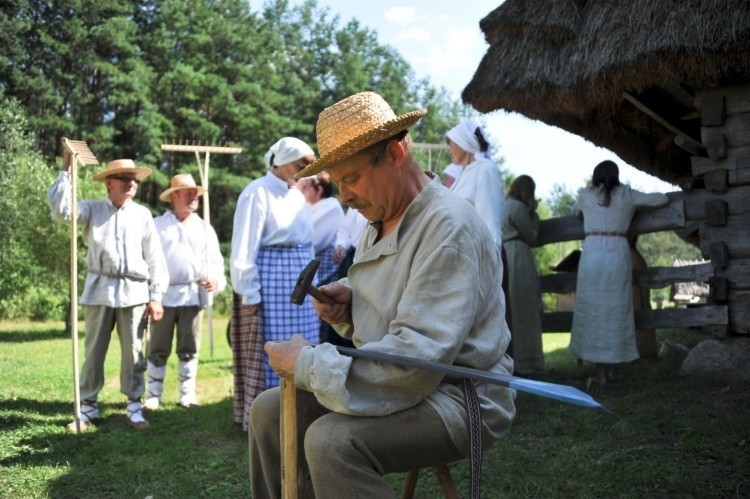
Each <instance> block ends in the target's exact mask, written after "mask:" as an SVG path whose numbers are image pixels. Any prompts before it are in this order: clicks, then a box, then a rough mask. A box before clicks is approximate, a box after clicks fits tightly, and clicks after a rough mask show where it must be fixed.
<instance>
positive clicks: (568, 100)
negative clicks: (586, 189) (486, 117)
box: [462, 0, 750, 183]
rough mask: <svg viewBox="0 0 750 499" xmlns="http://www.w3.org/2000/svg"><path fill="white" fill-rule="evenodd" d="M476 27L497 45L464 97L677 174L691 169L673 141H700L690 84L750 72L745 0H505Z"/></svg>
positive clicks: (652, 169) (749, 8)
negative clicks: (551, 126)
mask: <svg viewBox="0 0 750 499" xmlns="http://www.w3.org/2000/svg"><path fill="white" fill-rule="evenodd" d="M480 27H481V29H482V31H483V32H484V33H485V36H486V39H487V41H488V43H489V44H490V47H489V49H488V50H487V53H486V54H485V56H484V58H483V59H482V61H481V63H480V65H479V68H478V69H477V71H476V73H475V74H474V77H473V79H472V81H471V82H470V83H469V85H468V86H467V87H466V88H465V89H464V91H463V94H462V96H463V99H464V101H465V102H467V103H470V104H471V105H472V106H474V107H475V108H476V109H477V110H479V111H481V112H489V111H492V110H495V109H505V110H508V111H515V112H518V113H521V114H523V115H525V116H528V117H529V118H532V119H537V120H541V121H543V122H545V123H547V124H550V125H555V126H558V127H560V128H562V129H564V130H568V131H570V132H572V133H575V134H577V135H580V136H582V137H584V138H586V139H588V140H590V141H591V142H593V143H594V144H596V145H599V146H602V147H606V148H608V149H610V150H612V151H614V152H615V153H617V154H618V155H620V157H622V158H623V159H624V160H625V161H627V162H629V163H630V164H632V165H633V166H636V167H637V168H639V169H641V170H643V171H646V172H649V173H651V174H653V175H656V176H658V177H660V178H662V179H664V180H666V181H669V182H673V183H677V182H678V181H680V180H681V179H684V178H685V177H687V176H689V175H690V161H689V158H690V154H689V153H688V152H687V151H685V150H684V149H681V148H680V147H677V146H676V145H675V143H674V138H675V137H676V136H678V135H680V134H681V135H684V136H686V137H688V140H690V139H692V140H694V141H697V142H700V140H701V134H700V115H699V114H700V113H698V112H697V111H696V108H695V103H694V100H693V97H694V95H695V92H696V91H700V90H704V89H710V88H714V87H718V86H726V85H732V84H736V83H740V82H745V81H750V0H703V1H698V0H619V1H618V0H506V1H505V2H504V3H503V4H502V5H501V6H500V7H498V8H497V9H495V10H494V11H492V12H491V13H490V14H489V15H487V16H486V17H485V18H484V19H482V21H481V22H480ZM654 115H657V116H658V118H660V119H661V121H659V119H655V118H654ZM665 123H666V124H667V125H665ZM593 166H594V165H592V168H593Z"/></svg>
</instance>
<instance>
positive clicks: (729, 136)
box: [701, 112, 750, 157]
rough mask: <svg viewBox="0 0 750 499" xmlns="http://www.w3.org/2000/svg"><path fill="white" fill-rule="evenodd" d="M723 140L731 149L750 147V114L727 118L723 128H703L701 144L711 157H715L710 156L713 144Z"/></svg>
mask: <svg viewBox="0 0 750 499" xmlns="http://www.w3.org/2000/svg"><path fill="white" fill-rule="evenodd" d="M722 140H723V141H726V146H727V148H729V149H733V148H735V147H745V146H749V145H750V112H749V113H741V114H734V115H731V116H727V119H726V121H725V123H724V124H723V125H722V126H716V127H702V128H701V142H702V143H703V145H704V146H706V150H708V151H709V157H713V156H711V154H710V152H711V146H712V144H714V143H718V142H720V141H722ZM723 157H726V156H723Z"/></svg>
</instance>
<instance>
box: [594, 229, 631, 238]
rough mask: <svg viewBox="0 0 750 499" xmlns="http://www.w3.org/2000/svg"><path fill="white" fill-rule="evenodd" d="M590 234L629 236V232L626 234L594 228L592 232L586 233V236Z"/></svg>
mask: <svg viewBox="0 0 750 499" xmlns="http://www.w3.org/2000/svg"><path fill="white" fill-rule="evenodd" d="M589 236H611V237H627V234H625V233H624V232H615V231H608V230H592V231H591V232H587V233H586V237H589Z"/></svg>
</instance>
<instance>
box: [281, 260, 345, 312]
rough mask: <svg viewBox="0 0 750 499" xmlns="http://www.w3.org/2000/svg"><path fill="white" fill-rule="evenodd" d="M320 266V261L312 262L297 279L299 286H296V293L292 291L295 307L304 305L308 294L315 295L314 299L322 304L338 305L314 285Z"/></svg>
mask: <svg viewBox="0 0 750 499" xmlns="http://www.w3.org/2000/svg"><path fill="white" fill-rule="evenodd" d="M319 266H320V260H310V263H308V264H307V267H305V269H304V270H303V271H302V272H300V274H299V277H298V278H297V284H295V285H294V291H292V303H294V304H295V305H302V303H304V301H305V296H307V293H310V294H311V295H313V297H314V298H315V299H316V300H318V301H320V302H323V303H328V304H329V305H334V304H335V303H336V302H335V301H333V299H332V298H331V297H330V296H328V295H325V294H323V293H322V292H320V290H318V288H316V287H315V286H313V285H312V282H313V278H314V277H315V272H317V270H318V267H319Z"/></svg>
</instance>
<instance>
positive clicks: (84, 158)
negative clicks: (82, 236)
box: [62, 137, 99, 433]
mask: <svg viewBox="0 0 750 499" xmlns="http://www.w3.org/2000/svg"><path fill="white" fill-rule="evenodd" d="M62 146H63V148H64V149H65V150H66V151H68V152H69V153H70V156H71V158H70V172H69V175H70V338H71V340H72V342H73V405H74V407H73V421H74V422H75V428H76V433H81V389H80V387H79V386H78V383H79V381H78V201H77V198H78V163H79V162H80V163H81V165H82V166H85V165H97V164H99V161H98V160H97V159H96V156H94V153H92V152H91V150H90V149H89V146H88V145H86V142H82V141H80V140H68V139H67V138H65V137H63V138H62ZM63 161H64V160H63Z"/></svg>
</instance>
